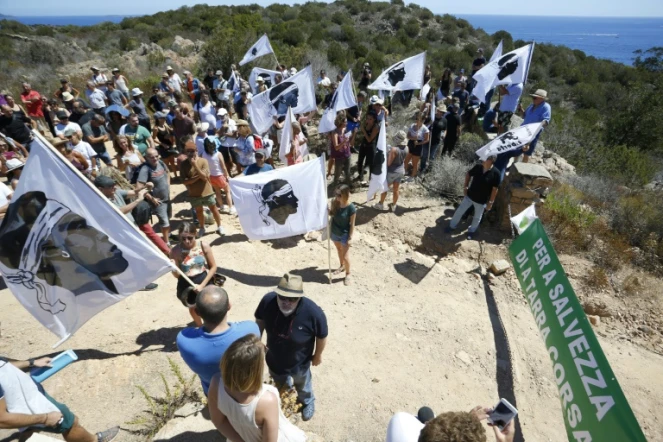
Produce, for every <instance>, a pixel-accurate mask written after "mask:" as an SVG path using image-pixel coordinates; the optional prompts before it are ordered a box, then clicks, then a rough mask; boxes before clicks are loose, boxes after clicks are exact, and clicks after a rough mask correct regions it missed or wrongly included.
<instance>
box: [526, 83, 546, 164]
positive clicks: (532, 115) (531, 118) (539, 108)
mask: <svg viewBox="0 0 663 442" xmlns="http://www.w3.org/2000/svg"><path fill="white" fill-rule="evenodd" d="M530 97H532V104H530V105H529V106H528V107H527V109H525V110H523V105H522V104H519V105H518V112H519V113H520V114H521V116H522V117H523V124H522V125H523V126H524V125H526V124H531V123H541V122H543V127H544V128H545V127H546V126H547V125H548V124H550V118H552V109H551V108H550V104H548V102H547V101H546V100H548V92H547V91H545V90H543V89H537V90H536V92H534V93H533V94H530ZM542 132H543V129H541V131H540V132H539V133H538V134H537V135H536V137H534V139H533V140H532V142H531V143H529V145H528V146H529V149H528V150H525V149H523V154H524V155H523V163H527V162H528V161H529V157H531V156H532V155H533V154H534V150H535V149H536V144H537V143H538V142H539V137H540V136H541V133H542Z"/></svg>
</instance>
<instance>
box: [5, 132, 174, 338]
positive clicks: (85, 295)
mask: <svg viewBox="0 0 663 442" xmlns="http://www.w3.org/2000/svg"><path fill="white" fill-rule="evenodd" d="M54 149H55V148H53V147H47V146H46V145H45V144H44V143H43V142H42V140H41V139H40V138H35V140H34V141H33V142H32V149H31V151H30V157H29V158H28V161H27V163H26V165H25V170H24V171H23V174H22V175H21V180H20V181H19V184H18V187H17V189H16V192H15V193H14V196H13V197H12V200H11V204H10V205H9V208H8V209H7V213H6V214H5V218H4V219H3V220H2V224H0V273H2V275H3V277H4V279H5V281H6V283H7V286H8V287H9V289H10V290H11V292H12V293H13V294H14V296H16V298H17V299H18V301H19V302H20V303H21V304H22V305H23V306H24V307H25V308H26V309H27V310H28V311H29V312H30V313H31V314H32V315H33V316H34V317H35V318H36V319H37V320H38V321H39V322H40V323H41V324H42V325H44V326H45V327H46V328H48V329H49V330H50V331H51V332H53V333H54V334H56V335H57V336H59V337H60V338H66V337H67V336H69V335H71V334H73V333H74V332H75V331H76V330H78V329H79V328H80V327H81V326H82V325H83V324H85V322H87V321H88V320H89V319H90V318H92V317H93V316H94V315H96V314H97V313H99V312H101V311H102V310H104V309H105V308H107V307H110V306H111V305H113V304H115V303H116V302H118V301H121V300H122V299H124V298H126V297H127V296H129V295H131V294H132V293H134V292H136V291H138V290H140V289H142V288H143V287H145V285H147V284H148V283H150V282H152V281H154V280H155V279H157V278H158V277H159V276H161V275H163V274H164V273H167V272H168V271H171V270H173V269H172V266H171V263H170V260H169V259H168V258H167V257H166V256H165V255H163V254H162V253H160V252H159V251H157V250H156V249H155V248H154V246H152V245H151V244H149V243H148V241H147V239H146V238H145V237H144V236H143V235H141V234H140V233H139V232H138V231H137V230H136V229H135V228H134V227H132V226H131V225H130V224H129V223H130V221H129V220H128V219H127V218H126V217H124V216H123V215H121V214H120V213H118V212H117V211H116V210H115V209H114V208H113V207H112V206H111V203H110V201H108V200H106V199H105V198H104V197H103V196H100V195H99V194H98V193H97V192H96V191H95V190H94V189H93V188H91V183H90V182H89V181H87V180H86V179H85V178H83V177H81V176H80V175H79V174H76V173H75V172H74V171H73V170H72V168H71V166H70V165H69V164H67V163H65V161H67V160H66V159H65V158H63V157H62V156H60V155H58V154H57V153H56V152H54Z"/></svg>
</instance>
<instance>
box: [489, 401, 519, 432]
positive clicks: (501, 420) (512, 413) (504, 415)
mask: <svg viewBox="0 0 663 442" xmlns="http://www.w3.org/2000/svg"><path fill="white" fill-rule="evenodd" d="M517 414H518V410H516V407H514V406H513V405H511V404H510V403H509V401H507V400H506V399H504V398H502V399H500V401H499V402H498V403H497V405H495V407H494V408H493V411H492V412H490V413H489V414H488V422H490V423H491V424H493V425H496V426H497V428H499V429H500V430H503V429H504V427H506V426H507V425H509V422H511V421H512V420H513V418H514V417H516V415H517Z"/></svg>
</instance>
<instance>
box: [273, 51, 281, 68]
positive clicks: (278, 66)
mask: <svg viewBox="0 0 663 442" xmlns="http://www.w3.org/2000/svg"><path fill="white" fill-rule="evenodd" d="M272 55H273V56H274V60H276V70H279V69H280V68H281V65H280V64H279V59H278V58H276V52H275V51H274V48H272ZM279 72H280V71H279Z"/></svg>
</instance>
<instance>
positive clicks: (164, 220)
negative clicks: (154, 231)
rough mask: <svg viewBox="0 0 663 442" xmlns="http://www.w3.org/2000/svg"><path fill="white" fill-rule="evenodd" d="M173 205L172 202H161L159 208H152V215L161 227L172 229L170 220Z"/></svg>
mask: <svg viewBox="0 0 663 442" xmlns="http://www.w3.org/2000/svg"><path fill="white" fill-rule="evenodd" d="M172 207H173V206H172V203H171V202H170V201H161V204H159V205H158V206H152V213H153V214H155V215H156V216H157V218H158V219H159V226H161V227H170V221H169V218H170V216H171V215H172V211H173V209H172Z"/></svg>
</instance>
